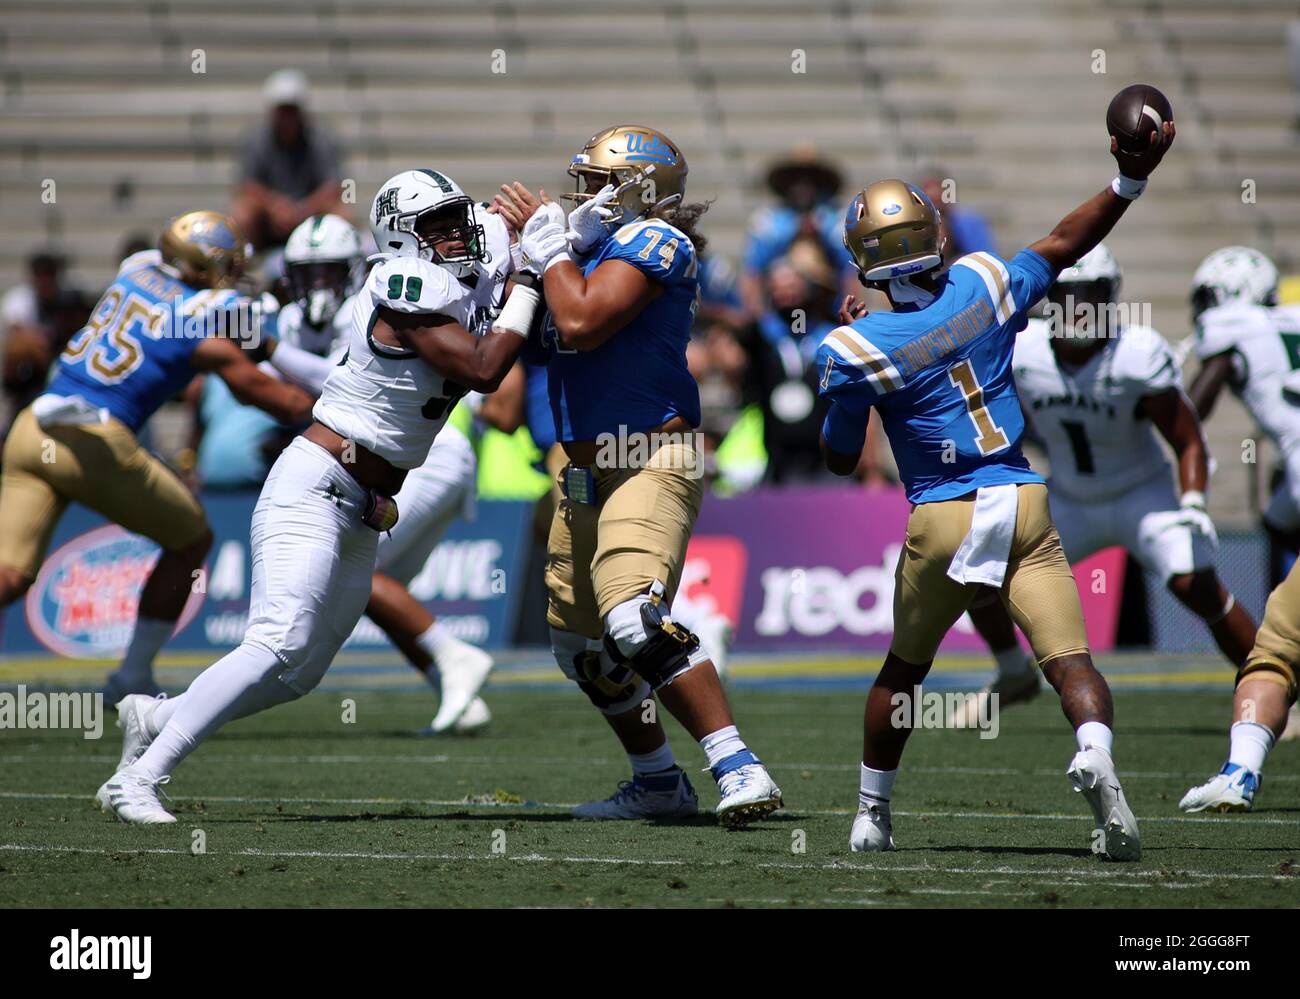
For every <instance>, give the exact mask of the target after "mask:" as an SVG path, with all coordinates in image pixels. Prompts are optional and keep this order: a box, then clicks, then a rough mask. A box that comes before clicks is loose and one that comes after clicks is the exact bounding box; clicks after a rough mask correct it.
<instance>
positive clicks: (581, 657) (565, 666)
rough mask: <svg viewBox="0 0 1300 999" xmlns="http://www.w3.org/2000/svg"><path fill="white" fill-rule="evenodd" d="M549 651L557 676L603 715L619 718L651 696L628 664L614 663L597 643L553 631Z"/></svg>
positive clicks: (557, 629) (598, 641) (572, 634)
mask: <svg viewBox="0 0 1300 999" xmlns="http://www.w3.org/2000/svg"><path fill="white" fill-rule="evenodd" d="M551 651H552V652H553V653H554V654H555V661H556V662H557V663H558V664H559V667H560V672H562V673H563V674H564V675H565V676H567V677H568V678H569V679H570V680H572V681H573V682H574V683H576V684H577V685H578V688H579V689H580V690H581V691H582V692H583V693H584V694H586V695H587V699H588V700H590V701H591V703H592V704H594V705H595V706H596V707H597V708H599V709H600V711H601V713H602V714H607V715H621V714H622V713H623V712H625V711H630V710H631V709H632V708H635V707H637V706H638V705H640V704H641V702H642V701H644V700H645V699H646V698H647V697H649V696H650V685H649V684H648V683H646V682H645V680H643V679H641V677H639V676H637V675H636V673H634V672H633V671H632V670H631V669H630V668H629V667H628V665H627V664H625V663H621V662H616V661H615V660H614V659H613V658H612V657H611V656H610V655H609V654H608V653H607V652H606V651H605V649H604V646H603V645H602V643H601V641H600V639H587V638H583V637H582V636H581V635H578V634H575V633H574V632H572V631H562V630H560V629H559V628H554V627H553V628H551Z"/></svg>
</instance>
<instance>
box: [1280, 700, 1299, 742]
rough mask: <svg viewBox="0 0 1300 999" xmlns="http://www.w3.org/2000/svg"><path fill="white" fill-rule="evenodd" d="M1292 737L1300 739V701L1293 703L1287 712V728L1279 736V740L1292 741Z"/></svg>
mask: <svg viewBox="0 0 1300 999" xmlns="http://www.w3.org/2000/svg"><path fill="white" fill-rule="evenodd" d="M1292 739H1300V703H1296V704H1292V705H1291V710H1290V711H1288V712H1287V713H1286V728H1284V729H1283V730H1282V734H1281V735H1279V736H1278V737H1277V741H1278V742H1290V741H1291V740H1292Z"/></svg>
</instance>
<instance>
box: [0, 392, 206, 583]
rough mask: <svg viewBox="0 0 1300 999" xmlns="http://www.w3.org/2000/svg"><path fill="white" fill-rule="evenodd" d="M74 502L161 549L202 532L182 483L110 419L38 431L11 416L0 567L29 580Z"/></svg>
mask: <svg viewBox="0 0 1300 999" xmlns="http://www.w3.org/2000/svg"><path fill="white" fill-rule="evenodd" d="M72 501H76V502H78V503H81V504H82V505H83V506H87V507H89V508H90V509H92V510H94V511H95V512H96V513H99V514H102V515H103V516H105V517H107V518H108V519H109V520H111V521H113V523H115V524H120V525H121V526H122V527H125V528H126V529H127V530H128V531H132V532H134V533H136V534H143V535H144V536H145V537H146V538H150V539H152V540H153V541H156V542H157V543H158V544H159V545H161V546H162V547H163V548H164V549H165V550H167V551H177V550H179V549H181V548H186V547H188V546H189V545H192V544H194V543H195V542H196V541H198V540H199V539H200V538H201V537H202V536H203V534H204V533H205V532H206V531H207V529H208V523H207V518H206V517H205V516H204V514H203V507H201V506H200V505H199V501H198V500H197V499H195V498H194V494H193V493H191V492H190V491H189V490H188V489H186V488H185V485H184V483H182V482H181V480H180V479H178V478H177V477H176V475H175V474H174V473H173V472H172V471H171V470H170V469H169V468H168V467H167V466H166V465H164V464H163V463H162V462H161V461H159V460H158V459H157V458H155V457H154V456H153V455H151V454H150V453H149V452H148V451H146V450H145V449H144V448H142V447H141V446H140V444H139V442H138V441H137V440H136V439H135V434H133V433H132V432H131V431H130V430H129V429H128V428H127V427H126V426H125V425H124V424H122V423H119V422H118V421H117V420H109V421H108V422H107V423H92V424H84V425H77V426H61V427H49V428H42V427H41V426H40V425H39V424H38V423H37V422H36V417H35V416H34V415H32V411H31V408H30V407H29V408H27V409H25V410H23V411H22V412H21V413H19V414H18V417H17V419H15V420H14V425H13V428H12V429H11V430H10V431H9V437H8V439H7V440H6V441H5V446H4V471H3V474H2V475H0V565H4V566H8V567H9V568H12V569H17V570H18V571H19V572H20V573H22V574H23V575H24V576H26V577H27V578H28V579H32V578H35V576H36V572H37V570H38V569H39V568H40V564H41V562H42V560H43V559H44V558H45V550H46V549H47V548H48V547H49V544H50V538H51V536H52V535H53V534H54V528H55V527H56V526H57V525H58V522H59V518H60V517H61V516H63V511H64V510H65V509H67V506H68V503H70V502H72Z"/></svg>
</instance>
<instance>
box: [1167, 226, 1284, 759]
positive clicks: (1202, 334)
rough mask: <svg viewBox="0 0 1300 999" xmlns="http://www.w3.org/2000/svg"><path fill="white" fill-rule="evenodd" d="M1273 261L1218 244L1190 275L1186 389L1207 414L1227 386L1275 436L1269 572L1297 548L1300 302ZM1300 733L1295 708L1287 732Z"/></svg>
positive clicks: (1276, 573)
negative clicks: (1195, 366)
mask: <svg viewBox="0 0 1300 999" xmlns="http://www.w3.org/2000/svg"><path fill="white" fill-rule="evenodd" d="M1277 286H1278V273H1277V268H1276V267H1274V266H1273V262H1272V261H1271V260H1269V259H1268V257H1266V256H1264V254H1262V253H1260V252H1259V251H1258V250H1252V249H1250V248H1249V247H1245V246H1228V247H1224V248H1223V249H1221V250H1215V251H1214V252H1213V253H1211V254H1210V255H1209V256H1208V257H1206V258H1205V259H1204V260H1203V261H1201V263H1200V266H1198V267H1197V268H1196V273H1195V274H1194V275H1193V277H1192V296H1191V301H1192V322H1193V323H1194V325H1195V329H1196V339H1195V345H1196V356H1197V357H1198V358H1200V361H1201V369H1200V371H1198V372H1197V375H1196V378H1195V379H1194V380H1193V382H1192V387H1191V388H1190V389H1188V395H1189V396H1190V397H1191V400H1192V405H1194V406H1195V407H1196V411H1197V413H1199V414H1200V417H1201V419H1202V420H1207V419H1209V417H1210V413H1211V412H1213V410H1214V404H1215V403H1216V402H1217V401H1218V398H1219V394H1220V393H1221V392H1222V391H1223V389H1224V387H1225V386H1226V387H1228V388H1229V389H1231V390H1232V392H1233V394H1235V395H1236V396H1237V398H1239V399H1240V400H1241V401H1242V403H1243V404H1244V405H1245V407H1246V409H1247V410H1249V411H1250V415H1251V416H1252V417H1253V418H1254V420H1255V422H1256V423H1257V424H1259V426H1260V428H1261V429H1262V430H1263V431H1264V433H1266V434H1267V435H1268V436H1269V438H1270V439H1271V440H1272V441H1273V443H1274V445H1276V447H1277V449H1278V453H1279V454H1280V455H1281V460H1282V474H1281V475H1280V477H1279V479H1280V481H1279V482H1278V485H1277V488H1276V489H1275V490H1274V492H1273V498H1272V501H1271V502H1270V503H1269V505H1268V508H1267V509H1266V510H1265V511H1264V518H1263V520H1264V527H1265V529H1266V530H1267V531H1268V534H1269V539H1270V542H1271V544H1270V551H1271V554H1270V558H1271V563H1272V564H1271V567H1270V568H1271V572H1272V580H1273V582H1274V583H1276V582H1277V581H1278V580H1280V579H1282V578H1283V577H1284V576H1286V575H1287V569H1288V566H1287V562H1288V561H1289V560H1290V559H1293V558H1294V557H1295V552H1296V550H1297V549H1300V405H1298V404H1300V306H1295V305H1278V304H1277ZM1297 737H1300V712H1298V711H1296V710H1294V709H1293V710H1292V712H1291V717H1290V721H1289V724H1288V725H1287V727H1286V732H1285V734H1284V735H1283V736H1282V738H1285V739H1294V738H1297Z"/></svg>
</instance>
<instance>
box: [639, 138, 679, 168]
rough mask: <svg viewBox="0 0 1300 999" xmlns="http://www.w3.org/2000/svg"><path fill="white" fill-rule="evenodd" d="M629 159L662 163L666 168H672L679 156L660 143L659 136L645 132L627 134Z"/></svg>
mask: <svg viewBox="0 0 1300 999" xmlns="http://www.w3.org/2000/svg"><path fill="white" fill-rule="evenodd" d="M627 158H628V159H629V160H645V161H648V162H650V163H662V164H663V165H664V166H672V165H673V164H674V163H676V162H677V154H676V153H674V152H673V151H672V149H671V148H670V147H669V146H667V145H666V144H665V143H663V142H662V141H660V139H659V136H657V135H647V134H646V133H644V132H628V133H627Z"/></svg>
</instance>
